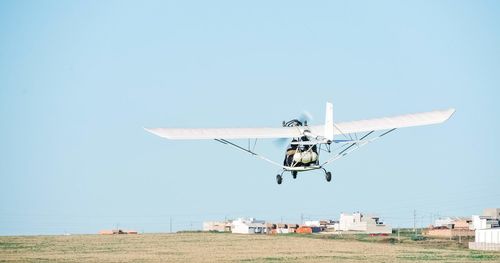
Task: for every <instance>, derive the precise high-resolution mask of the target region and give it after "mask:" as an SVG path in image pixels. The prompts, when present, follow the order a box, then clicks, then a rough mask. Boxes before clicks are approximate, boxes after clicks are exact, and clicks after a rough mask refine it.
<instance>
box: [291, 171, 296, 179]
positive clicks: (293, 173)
mask: <svg viewBox="0 0 500 263" xmlns="http://www.w3.org/2000/svg"><path fill="white" fill-rule="evenodd" d="M292 177H293V179H297V171H292Z"/></svg>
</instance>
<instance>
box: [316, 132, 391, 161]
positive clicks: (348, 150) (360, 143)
mask: <svg viewBox="0 0 500 263" xmlns="http://www.w3.org/2000/svg"><path fill="white" fill-rule="evenodd" d="M395 130H396V128H393V129H390V130H388V131H386V132H384V133H382V134H380V135H379V136H377V137H374V138H371V139H365V138H366V137H368V136H369V135H371V134H372V133H373V132H374V131H371V132H369V133H367V134H366V135H364V136H363V137H361V138H360V139H359V140H358V141H356V142H355V143H352V144H351V145H349V146H348V147H347V148H345V149H343V150H342V151H341V152H339V153H337V154H336V155H335V156H333V157H332V158H330V159H328V160H327V161H326V162H324V163H323V164H322V165H321V167H323V166H325V165H326V164H328V163H330V162H333V161H336V160H338V159H340V158H342V157H344V156H346V155H347V154H349V153H351V152H353V151H355V150H357V149H359V148H361V147H363V146H365V145H367V144H369V143H371V142H374V141H375V140H378V139H380V138H381V137H382V136H385V135H387V134H388V133H390V132H393V131H395ZM354 146H358V147H354ZM353 147H354V148H353Z"/></svg>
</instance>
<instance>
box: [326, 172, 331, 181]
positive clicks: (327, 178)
mask: <svg viewBox="0 0 500 263" xmlns="http://www.w3.org/2000/svg"><path fill="white" fill-rule="evenodd" d="M325 179H326V181H327V182H330V181H331V180H332V173H330V172H326V173H325Z"/></svg>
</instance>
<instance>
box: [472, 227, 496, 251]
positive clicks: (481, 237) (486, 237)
mask: <svg viewBox="0 0 500 263" xmlns="http://www.w3.org/2000/svg"><path fill="white" fill-rule="evenodd" d="M469 248H470V249H474V250H496V251H500V228H490V229H477V230H476V235H475V239H474V242H469Z"/></svg>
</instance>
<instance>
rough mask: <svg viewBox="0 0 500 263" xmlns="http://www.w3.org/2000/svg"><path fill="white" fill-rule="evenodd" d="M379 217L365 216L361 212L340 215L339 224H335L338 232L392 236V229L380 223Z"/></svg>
mask: <svg viewBox="0 0 500 263" xmlns="http://www.w3.org/2000/svg"><path fill="white" fill-rule="evenodd" d="M379 219H380V218H379V217H376V216H365V215H363V214H361V213H359V212H357V213H354V214H345V213H342V214H340V219H339V222H338V223H336V224H335V226H334V227H335V230H336V231H354V232H361V233H366V234H391V233H392V228H391V227H390V226H388V225H385V224H384V223H383V222H380V221H379Z"/></svg>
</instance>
